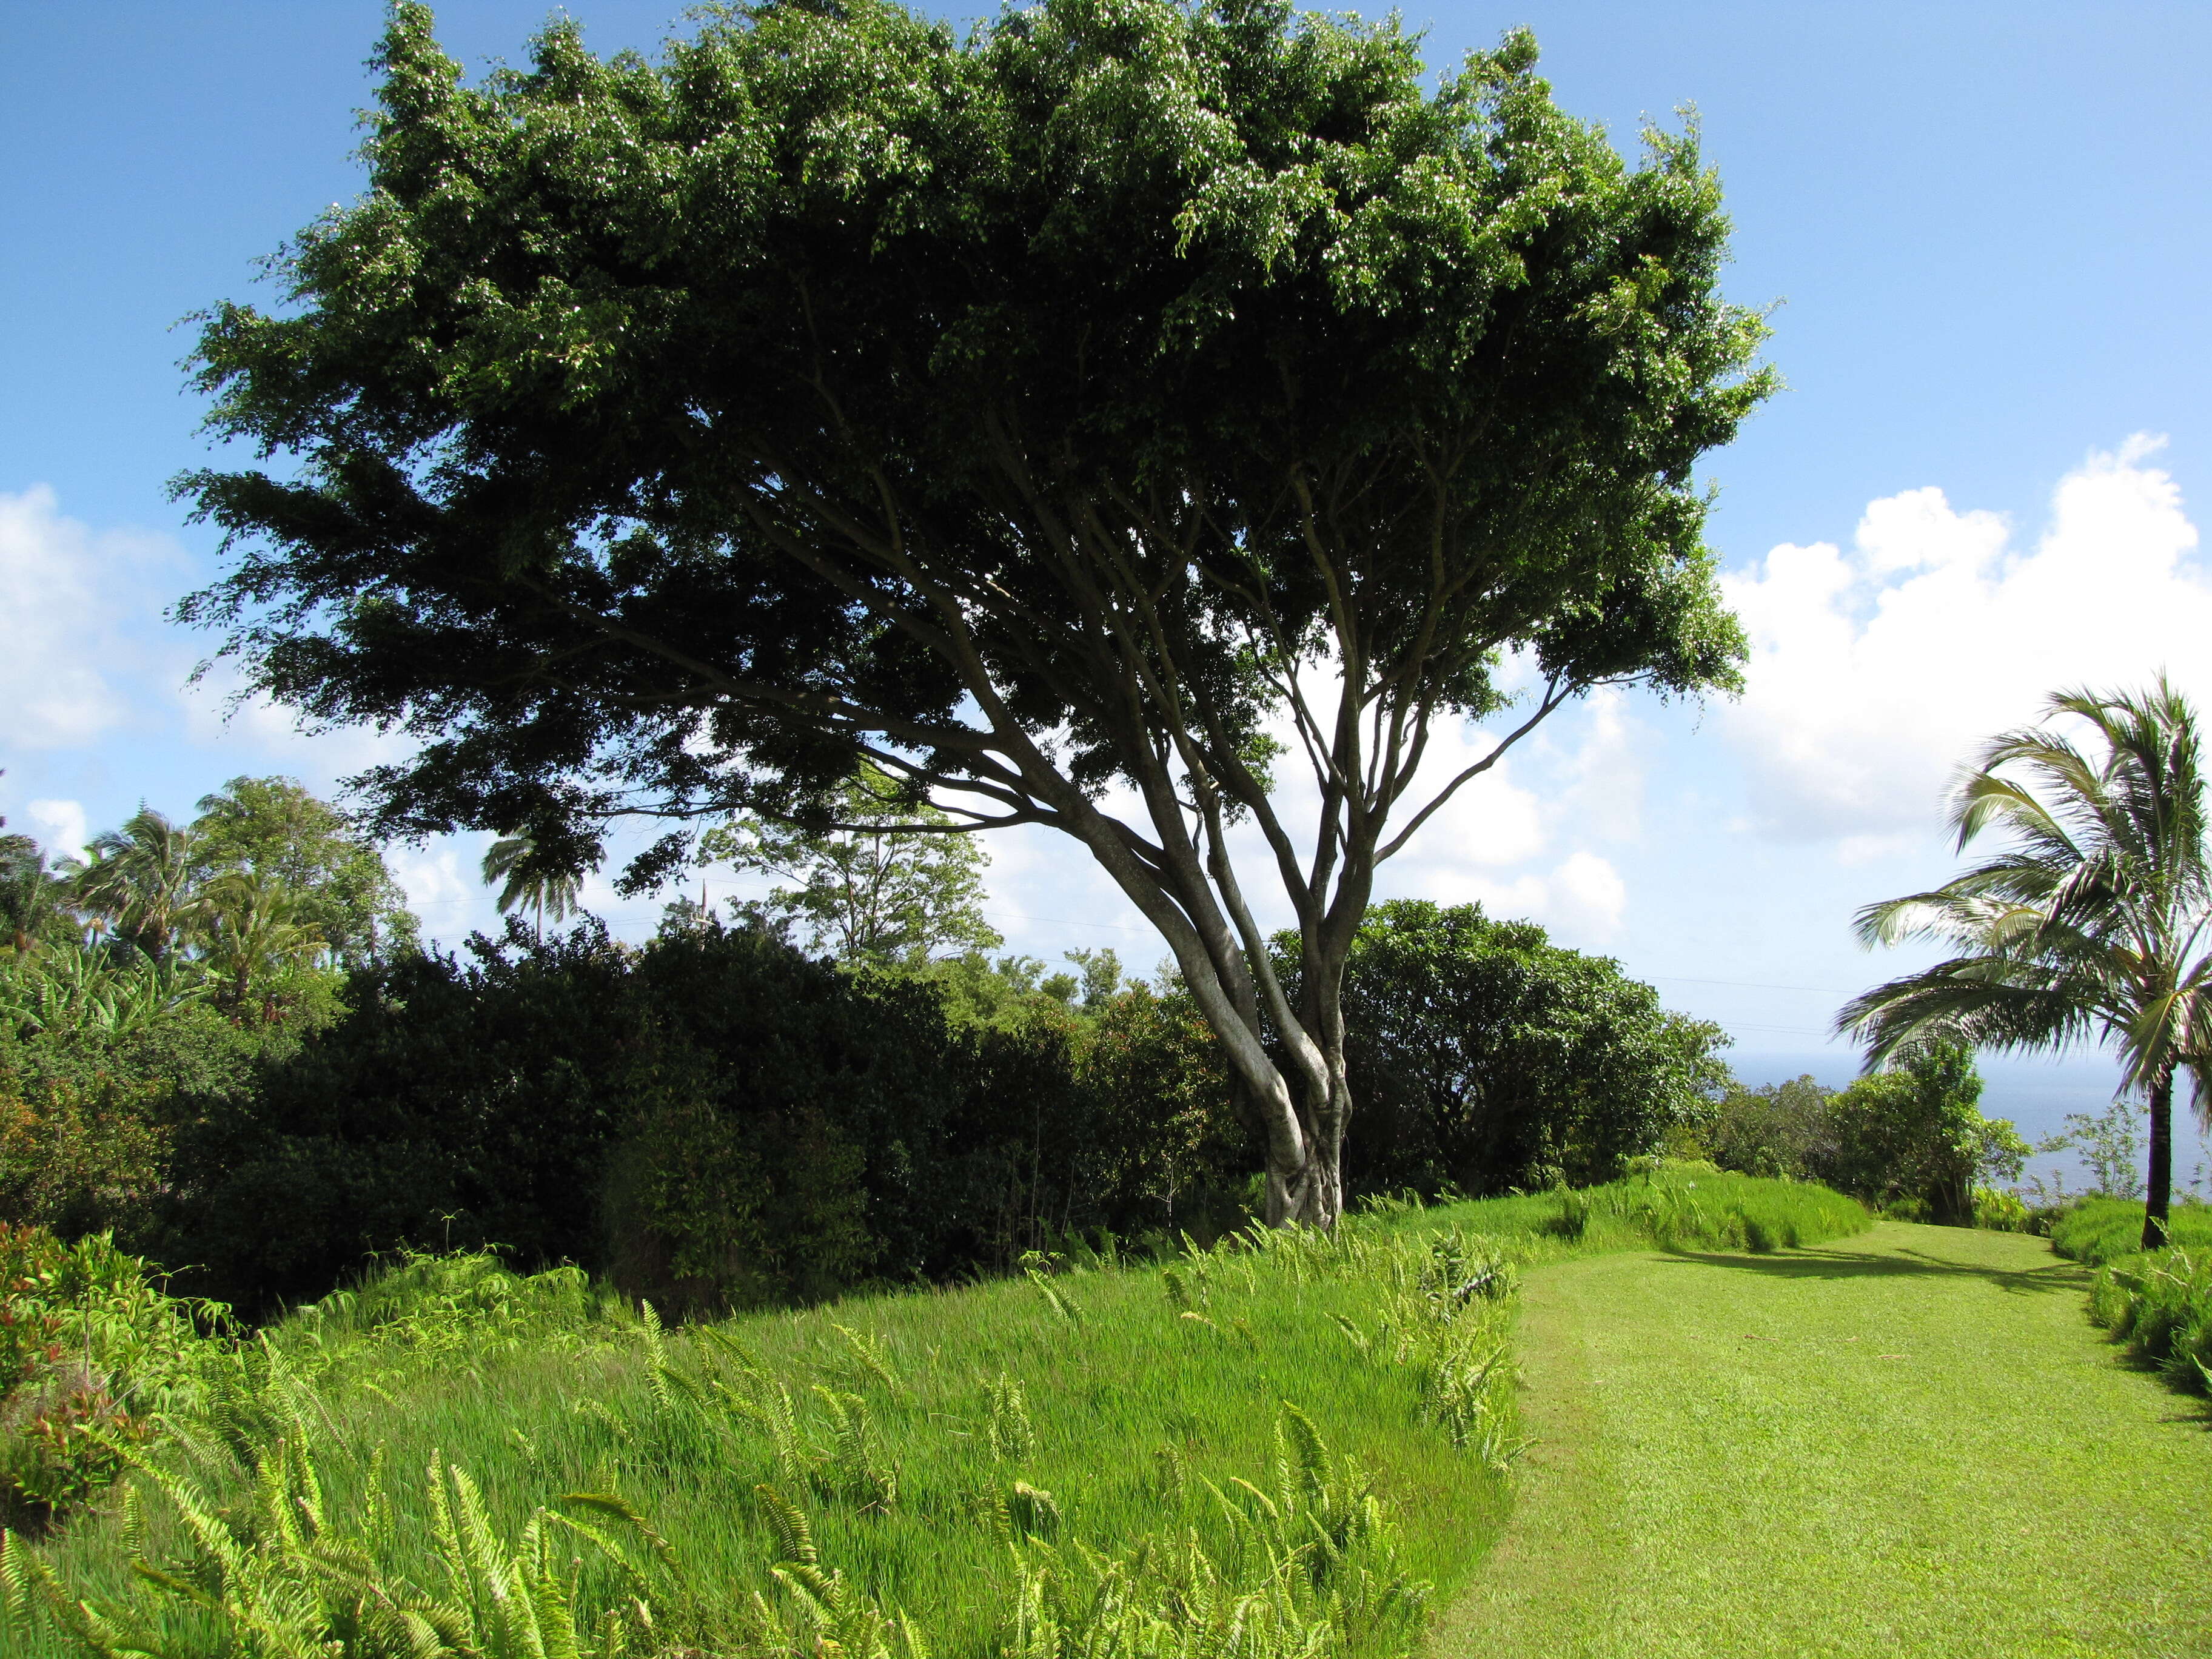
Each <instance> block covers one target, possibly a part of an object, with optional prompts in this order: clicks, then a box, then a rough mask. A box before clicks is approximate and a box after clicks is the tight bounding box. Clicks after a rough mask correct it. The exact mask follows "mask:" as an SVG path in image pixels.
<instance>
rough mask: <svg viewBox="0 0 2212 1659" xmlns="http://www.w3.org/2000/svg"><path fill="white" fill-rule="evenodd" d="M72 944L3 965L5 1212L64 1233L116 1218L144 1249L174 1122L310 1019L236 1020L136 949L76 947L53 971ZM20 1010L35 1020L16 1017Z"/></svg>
mask: <svg viewBox="0 0 2212 1659" xmlns="http://www.w3.org/2000/svg"><path fill="white" fill-rule="evenodd" d="M76 954H77V953H76V947H74V946H70V945H62V946H56V947H50V948H48V949H46V950H45V951H41V952H40V953H39V954H38V955H37V956H35V957H32V958H30V959H29V960H28V961H27V962H22V961H19V962H18V963H15V964H12V968H13V974H12V979H11V971H10V969H11V965H10V964H8V963H4V962H0V995H4V994H5V991H4V987H6V986H7V985H8V984H9V983H10V982H12V983H13V984H14V985H15V987H17V988H18V989H19V990H23V989H25V988H26V987H28V994H27V995H26V996H25V997H24V999H23V1000H21V1001H19V1002H17V1003H16V1004H15V1005H14V1007H13V1009H12V1011H10V1010H7V1009H0V1221H13V1222H15V1223H19V1224H28V1225H39V1226H46V1227H52V1228H54V1229H56V1230H58V1231H62V1232H64V1233H65V1234H68V1235H70V1236H72V1237H74V1236H76V1235H79V1234H82V1233H88V1232H96V1231H100V1230H102V1229H105V1228H111V1227H112V1228H115V1229H118V1231H122V1232H123V1233H125V1235H126V1236H127V1237H129V1238H130V1239H131V1241H132V1242H134V1243H137V1244H142V1245H143V1244H144V1243H147V1242H148V1241H149V1238H150V1237H151V1235H152V1231H153V1229H152V1216H153V1213H154V1212H155V1209H156V1208H157V1207H158V1203H159V1199H160V1194H161V1192H162V1190H163V1189H164V1188H165V1187H166V1186H167V1183H168V1181H169V1177H170V1169H169V1162H168V1160H169V1157H170V1152H171V1146H172V1142H173V1134H174V1131H175V1127H176V1125H177V1123H178V1122H179V1121H180V1120H181V1119H183V1118H185V1117H187V1116H188V1115H190V1114H191V1111H192V1110H193V1109H195V1107H194V1103H196V1102H200V1101H203V1100H208V1099H212V1098H214V1097H219V1096H221V1095H222V1094H224V1093H226V1092H227V1091H235V1090H238V1089H240V1088H242V1087H244V1086H245V1085H246V1082H247V1080H248V1079H249V1077H250V1074H251V1070H252V1063H253V1060H254V1057H255V1056H256V1055H257V1054H265V1053H275V1052H281V1051H283V1050H284V1049H286V1048H289V1047H290V1046H291V1045H292V1044H293V1043H294V1042H295V1041H296V1040H297V1037H298V1036H299V1034H300V1031H301V1027H302V1026H303V1025H304V1024H307V1021H306V1020H304V1019H302V1020H300V1021H297V1022H294V1023H290V1024H286V1025H284V1026H280V1027H267V1026H261V1027H249V1026H240V1025H238V1024H234V1023H233V1022H232V1021H230V1020H228V1019H227V1018H224V1017H223V1016H222V1014H221V1013H220V1012H217V1011H216V1008H215V1007H214V1006H212V1004H211V1003H210V1000H208V999H207V998H206V997H204V996H202V995H196V994H175V992H174V987H175V986H176V984H177V983H178V982H179V981H180V980H184V981H185V982H186V983H189V981H188V980H186V979H185V975H184V974H183V972H182V971H181V970H179V969H177V968H174V967H173V966H168V965H164V966H161V967H158V968H157V967H153V966H150V965H148V964H145V963H143V959H142V960H141V961H140V963H139V964H138V965H137V966H133V967H130V968H127V969H118V968H116V967H114V966H113V965H112V960H110V959H107V958H105V957H101V956H98V955H94V954H93V953H85V954H84V955H83V956H82V957H79V958H78V959H77V961H76V963H75V965H74V966H71V967H70V969H69V971H68V972H66V973H64V972H62V971H58V970H59V969H63V968H64V965H68V964H70V963H71V962H72V957H76ZM41 980H42V981H43V983H42V984H41V983H38V982H37V981H41ZM26 1007H28V1008H29V1009H31V1010H32V1011H33V1014H34V1015H35V1016H36V1017H35V1018H21V1019H20V1021H18V1019H17V1018H16V1017H18V1016H21V1014H22V1013H23V1011H24V1010H25V1008H26ZM39 1018H46V1019H48V1020H50V1021H51V1022H52V1023H51V1024H39V1023H38V1022H39Z"/></svg>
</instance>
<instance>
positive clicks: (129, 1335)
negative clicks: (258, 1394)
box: [0, 1227, 227, 1526]
mask: <svg viewBox="0 0 2212 1659" xmlns="http://www.w3.org/2000/svg"><path fill="white" fill-rule="evenodd" d="M226 1323H227V1317H226V1310H223V1309H222V1308H219V1307H215V1306H211V1305H210V1304H204V1303H198V1302H194V1301H191V1300H188V1299H184V1298H179V1297H173V1296H170V1295H168V1294H167V1292H166V1291H165V1290H164V1289H163V1287H162V1282H161V1274H160V1273H159V1272H158V1270H156V1269H155V1268H153V1267H150V1266H149V1264H148V1263H147V1262H145V1261H142V1260H141V1259H139V1258H138V1257H137V1256H133V1255H128V1254H126V1253H125V1252H124V1251H121V1250H118V1249H116V1248H115V1245H114V1243H113V1241H112V1239H110V1238H108V1237H106V1236H104V1235H103V1236H100V1237H91V1238H84V1239H80V1240H78V1241H77V1242H76V1243H75V1244H73V1245H68V1244H64V1243H62V1242H61V1241H60V1240H58V1239H57V1238H56V1237H54V1236H53V1235H52V1233H49V1232H46V1231H43V1230H41V1229H38V1228H29V1227H0V1520H3V1521H4V1522H5V1523H6V1524H10V1525H15V1526H23V1525H26V1524H32V1525H37V1524H42V1523H43V1522H45V1521H46V1520H47V1519H48V1518H49V1517H51V1516H53V1515H55V1514H57V1513H58V1512H59V1511H61V1510H64V1509H66V1508H68V1507H70V1506H71V1505H73V1504H76V1503H79V1502H81V1501H82V1500H84V1499H86V1498H90V1497H93V1496H94V1495H95V1494H96V1493H98V1492H100V1491H101V1490H102V1489H103V1488H105V1487H106V1486H107V1485H108V1484H109V1483H110V1482H111V1481H112V1480H114V1479H115V1478H116V1476H117V1475H118V1474H120V1473H121V1472H122V1470H123V1468H125V1458H126V1455H127V1449H128V1448H129V1446H130V1445H131V1443H133V1442H137V1441H141V1440H143V1439H144V1438H145V1437H147V1436H148V1435H149V1433H150V1432H151V1430H152V1423H153V1419H154V1414H155V1413H160V1412H165V1411H172V1410H175V1409H178V1408H179V1407H184V1406H185V1405H187V1404H189V1403H190V1402H191V1401H192V1400H193V1399H194V1398H195V1397H196V1395H197V1391H198V1389H199V1387H200V1383H201V1379H202V1366H203V1363H204V1358H205V1355H206V1352H207V1346H206V1344H205V1343H204V1340H202V1339H203V1337H204V1335H205V1334H207V1333H208V1332H210V1330H213V1329H217V1328H222V1327H223V1326H224V1325H225V1324H226Z"/></svg>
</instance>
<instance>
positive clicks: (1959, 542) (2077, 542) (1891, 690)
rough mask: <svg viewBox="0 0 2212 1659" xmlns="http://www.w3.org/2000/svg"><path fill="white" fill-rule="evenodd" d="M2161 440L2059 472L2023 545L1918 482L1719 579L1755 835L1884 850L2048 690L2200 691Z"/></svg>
mask: <svg viewBox="0 0 2212 1659" xmlns="http://www.w3.org/2000/svg"><path fill="white" fill-rule="evenodd" d="M2157 447H2158V444H2157V442H2156V441H2153V440H2149V439H2146V438H2142V437H2136V438H2133V439H2130V441H2128V442H2127V443H2126V444H2125V445H2124V446H2123V447H2121V448H2120V450H2119V451H2118V453H2113V454H2093V455H2092V456H2090V458H2089V459H2088V460H2087V462H2086V463H2085V464H2084V465H2082V466H2081V468H2079V469H2078V470H2076V471H2073V472H2071V473H2069V474H2068V475H2067V476H2066V477H2065V478H2064V479H2063V480H2062V481H2061V482H2060V483H2059V485H2058V488H2057V491H2056V493H2055V495H2053V498H2052V502H2051V518H2050V522H2049V525H2048V527H2047V528H2046V529H2045V532H2044V533H2043V535H2042V537H2041V538H2040V539H2039V541H2037V543H2036V544H2034V546H2033V548H2027V549H2023V548H2019V547H2016V546H2015V545H2014V543H2013V538H2012V534H2011V528H2010V526H2008V524H2007V523H2006V521H2005V520H2003V519H2002V518H2000V517H1998V516H1997V515H1996V514H1994V513H1983V512H1960V511H1958V510H1956V509H1954V507H1952V506H1951V504H1950V503H1949V501H1948V500H1947V499H1946V498H1945V497H1944V495H1943V493H1942V490H1940V489H1933V488H1929V489H1913V490H1908V491H1906V492H1905V493H1904V494H1902V495H1893V496H1888V497H1886V498H1884V499H1882V500H1881V501H1875V502H1874V503H1872V504H1871V505H1870V506H1869V507H1868V508H1867V511H1866V515H1865V517H1864V518H1863V519H1862V520H1860V522H1859V526H1858V529H1857V535H1856V536H1855V538H1854V539H1853V543H1852V546H1851V548H1850V550H1849V551H1848V552H1846V551H1844V550H1842V549H1839V548H1838V547H1836V546H1835V545H1833V544H1828V543H1818V544H1814V545H1812V546H1809V547H1798V546H1793V545H1789V544H1784V545H1783V546H1780V547H1777V548H1775V549H1774V550H1772V551H1771V553H1769V554H1768V555H1767V556H1766V557H1765V559H1764V560H1763V561H1761V562H1759V563H1758V564H1756V565H1754V566H1753V567H1752V568H1750V569H1749V570H1747V571H1745V572H1741V573H1738V574H1733V575H1730V576H1729V577H1727V578H1724V579H1723V585H1724V586H1725V588H1726V591H1727V593H1728V597H1729V602H1730V603H1731V604H1732V605H1734V606H1735V610H1736V611H1737V613H1738V614H1739V615H1740V616H1741V617H1742V618H1743V622H1744V625H1745V627H1746V629H1747V631H1748V632H1749V634H1750V635H1751V640H1752V646H1753V655H1752V661H1751V665H1750V667H1749V670H1748V671H1747V683H1748V684H1747V690H1746V693H1745V696H1744V698H1743V700H1742V702H1741V703H1739V704H1737V705H1735V707H1733V708H1729V710H1728V711H1727V712H1726V714H1724V715H1723V720H1725V722H1726V725H1727V727H1728V729H1729V732H1730V734H1731V735H1732V737H1733V738H1734V739H1735V743H1736V744H1737V745H1738V747H1739V749H1740V750H1741V752H1742V754H1743V756H1744V757H1745V759H1746V761H1747V763H1748V767H1749V781H1750V786H1751V791H1752V797H1753V805H1754V808H1755V810H1756V811H1757V812H1758V814H1759V827H1760V828H1762V829H1765V830H1766V831H1768V832H1769V833H1771V834H1775V835H1778V836H1782V837H1784V838H1785V839H1791V840H1831V839H1832V840H1835V841H1837V842H1838V844H1839V852H1840V853H1841V854H1843V855H1844V856H1845V857H1846V858H1847V859H1848V860H1850V861H1853V862H1860V861H1864V860H1869V859H1871V858H1876V857H1881V856H1883V855H1885V854H1888V853H1891V852H1893V851H1896V850H1899V848H1902V847H1904V846H1905V845H1908V844H1910V840H1911V837H1910V836H1903V837H1902V838H1901V832H1911V831H1918V832H1919V833H1920V834H1922V835H1924V834H1925V830H1926V827H1927V826H1928V825H1929V823H1931V822H1932V821H1933V820H1934V819H1935V818H1936V815H1937V813H1938V812H1939V811H1940V808H1941V801H1942V795H1943V792H1944V789H1945V787H1946V786H1947V784H1948V780H1949V778H1950V776H1951V775H1952V773H1953V771H1954V769H1955V768H1956V767H1957V766H1958V764H1959V763H1960V761H1961V760H1963V759H1964V758H1965V757H1966V755H1967V754H1968V753H1969V751H1970V750H1972V749H1973V748H1974V746H1975V745H1976V744H1978V743H1979V742H1980V741H1981V740H1983V739H1984V738H1988V737H1990V736H1991V735H1993V734H1994V733H1996V732H1999V731H2002V730H2004V729H2007V728H2008V727H2012V726H2021V725H2026V724H2027V723H2028V722H2030V721H2031V720H2034V719H2035V718H2037V717H2038V715H2039V714H2040V712H2041V704H2042V701H2043V699H2044V698H2045V696H2047V695H2048V694H2049V693H2051V691H2053V690H2059V689H2061V688H2063V687H2068V686H2074V685H2081V684H2086V685H2089V686H2092V687H2096V688H2100V689H2101V688H2105V687H2134V686H2138V685H2141V684H2143V683H2145V682H2146V681H2148V679H2149V678H2150V677H2151V676H2152V675H2153V674H2154V673H2156V672H2157V671H2159V670H2160V669H2161V668H2164V669H2166V670H2167V671H2169V672H2171V673H2172V676H2173V678H2175V680H2176V682H2177V683H2178V684H2180V685H2182V686H2183V687H2184V688H2185V689H2186V690H2192V691H2193V692H2194V693H2196V694H2197V696H2199V697H2200V699H2201V698H2202V697H2203V696H2204V694H2206V693H2208V692H2212V585H2208V582H2207V580H2206V575H2205V572H2204V571H2203V568H2202V567H2201V566H2200V564H2199V563H2198V562H2197V560H2196V559H2194V558H2193V557H2192V556H2191V555H2192V554H2193V552H2194V550H2195V549H2196V547H2197V531H2196V529H2195V527H2194V526H2192V525H2191V523H2190V522H2189V520H2188V519H2187V517H2186V516H2185V513H2184V512H2183V508H2182V500H2181V492H2180V490H2179V488H2178V487H2177V486H2176V485H2175V483H2174V482H2173V480H2172V478H2171V477H2168V475H2167V474H2166V473H2165V472H2164V471H2160V470H2159V469H2157V468H2155V467H2153V466H2150V465H2147V464H2146V463H2147V461H2148V458H2149V457H2150V456H2151V455H2152V454H2153V453H2154V452H2155V450H2156V449H2157Z"/></svg>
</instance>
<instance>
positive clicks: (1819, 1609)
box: [1433, 1223, 2212, 1659]
mask: <svg viewBox="0 0 2212 1659" xmlns="http://www.w3.org/2000/svg"><path fill="white" fill-rule="evenodd" d="M2086 1282H2087V1276H2086V1275H2085V1274H2084V1273H2082V1272H2081V1270H2080V1269H2078V1268H2076V1267H2073V1266H2072V1265H2071V1264H2069V1263H2067V1262H2064V1261H2060V1260H2058V1259H2057V1258H2056V1257H2054V1256H2053V1255H2051V1253H2050V1250H2049V1248H2048V1246H2047V1245H2045V1243H2043V1241H2041V1240H2039V1239H2033V1238H2025V1237H2018V1236H2015V1235H2008V1234H2000V1233H1979V1232H1971V1231H1962V1230H1958V1229H1951V1228H1939V1227H1916V1226H1907V1225H1900V1224H1896V1223H1887V1224H1884V1225H1881V1226H1879V1227H1877V1228H1876V1229H1875V1231H1873V1232H1871V1233H1868V1234H1864V1235H1862V1236H1861V1237H1857V1238H1852V1239H1847V1240H1844V1241H1841V1242H1838V1243H1834V1244H1831V1245H1826V1246H1822V1247H1820V1248H1816V1249H1805V1250H1795V1251H1789V1252H1785V1253H1783V1254H1780V1255H1764V1256H1754V1255H1694V1254H1693V1255H1660V1254H1653V1253H1649V1252H1638V1253H1635V1254H1632V1255H1603V1256H1593V1257H1586V1258H1583V1259H1579V1260H1572V1261H1565V1262H1561V1263H1559V1264H1557V1265H1554V1266H1550V1267H1541V1268H1538V1269H1536V1270H1535V1271H1534V1272H1532V1273H1530V1274H1529V1275H1528V1285H1527V1297H1528V1301H1527V1305H1526V1311H1525V1313H1524V1315H1523V1319H1522V1342H1521V1352H1522V1365H1523V1369H1524V1371H1525V1374H1526V1376H1527V1379H1528V1389H1527V1392H1526V1393H1525V1395H1523V1397H1522V1398H1523V1409H1524V1412H1525V1413H1526V1417H1527V1427H1528V1431H1529V1432H1530V1433H1531V1434H1532V1435H1534V1437H1536V1443H1535V1445H1534V1447H1532V1449H1531V1450H1530V1452H1529V1454H1528V1458H1527V1460H1526V1462H1525V1464H1524V1467H1523V1473H1522V1478H1521V1492H1520V1498H1519V1500H1518V1503H1517V1504H1516V1510H1515V1515H1514V1518H1513V1521H1512V1522H1511V1524H1510V1526H1509V1528H1508V1529H1507V1531H1506V1534H1505V1535H1504V1538H1503V1539H1502V1540H1501V1541H1500V1542H1499V1544H1498V1548H1497V1550H1496V1552H1495V1553H1493V1555H1492V1558H1491V1559H1490V1561H1489V1563H1488V1564H1487V1565H1486V1569H1485V1570H1484V1571H1481V1572H1480V1574H1479V1575H1478V1577H1477V1580H1476V1582H1475V1584H1474V1588H1473V1589H1471V1590H1470V1591H1469V1592H1468V1593H1467V1595H1465V1596H1464V1597H1463V1599H1462V1601H1460V1602H1459V1603H1458V1604H1457V1605H1456V1606H1455V1607H1454V1608H1453V1609H1452V1610H1451V1611H1450V1612H1449V1613H1448V1614H1447V1616H1446V1618H1445V1620H1443V1625H1442V1626H1441V1627H1440V1629H1439V1631H1438V1632H1437V1640H1436V1644H1435V1646H1434V1649H1433V1651H1434V1653H1435V1654H1436V1656H1437V1659H1462V1656H1465V1659H1510V1656H1524V1655H1525V1656H1535V1655H1542V1656H1545V1659H1570V1656H1589V1659H1597V1656H1606V1659H1611V1656H1634V1659H1661V1656H1674V1655H1682V1656H1698V1659H1717V1656H1723V1655H1745V1656H1758V1659H1780V1656H1796V1655H1822V1656H1826V1655H1838V1656H1841V1655H1852V1656H1857V1655H1865V1654H1879V1653H1896V1654H1911V1655H1916V1656H1917V1655H1931V1656H1938V1655H1959V1656H1977V1659H1978V1656H2012V1655H2033V1656H2037V1659H2047V1656H2059V1655H2069V1656H2070V1655H2097V1656H2106V1655H2161V1656H2163V1655H2176V1656H2179V1655H2205V1654H2212V1525H2208V1520H2212V1502H2208V1498H2212V1425H2208V1422H2207V1419H2206V1417H2205V1415H2204V1413H2203V1410H2202V1408H2201V1407H2198V1406H2197V1404H2195V1403H2194V1402H2191V1401H2189V1400H2187V1399H2185V1398H2184V1397H2183V1396H2181V1395H2176V1394H2174V1393H2172V1392H2170V1391H2169V1390H2167V1389H2166V1388H2164V1387H2163V1386H2161V1385H2160V1383H2159V1381H2158V1380H2157V1379H2156V1378H2155V1377H2154V1376H2146V1375H2144V1374H2142V1372H2140V1371H2136V1370H2130V1369H2129V1368H2127V1367H2126V1366H2125V1365H2124V1364H2123V1363H2122V1361H2121V1358H2120V1357H2119V1355H2118V1352H2117V1351H2116V1350H2115V1349H2114V1348H2113V1347H2112V1346H2111V1345H2110V1344H2108V1343H2106V1341H2104V1340H2102V1338H2101V1337H2100V1334H2099V1333H2097V1332H2096V1331H2095V1330H2094V1329H2093V1328H2091V1327H2090V1326H2089V1325H2088V1324H2087V1321H2086V1320H2085V1318H2084V1316H2083V1313H2082V1296H2081V1291H2082V1288H2083V1286H2084V1285H2085V1284H2086Z"/></svg>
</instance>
